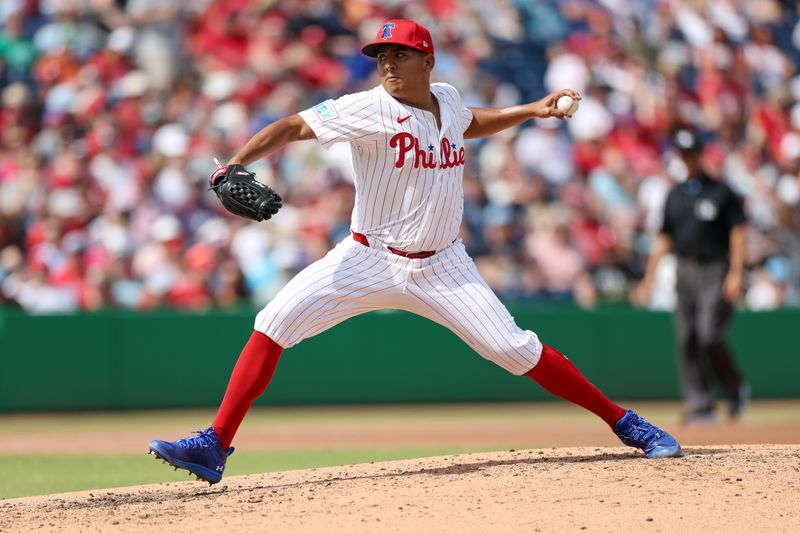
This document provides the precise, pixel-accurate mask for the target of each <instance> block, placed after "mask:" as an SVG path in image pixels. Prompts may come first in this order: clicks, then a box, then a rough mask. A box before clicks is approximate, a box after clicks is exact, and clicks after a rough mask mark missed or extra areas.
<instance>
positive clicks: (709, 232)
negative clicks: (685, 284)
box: [661, 174, 747, 261]
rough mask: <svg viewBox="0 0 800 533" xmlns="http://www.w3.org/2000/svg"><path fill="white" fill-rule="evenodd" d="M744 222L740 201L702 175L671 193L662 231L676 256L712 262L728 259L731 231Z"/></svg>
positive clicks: (726, 188)
mask: <svg viewBox="0 0 800 533" xmlns="http://www.w3.org/2000/svg"><path fill="white" fill-rule="evenodd" d="M746 221H747V217H746V215H745V214H744V209H743V208H742V200H741V198H739V197H738V196H737V195H736V194H735V193H734V192H733V191H732V190H731V188H730V187H728V186H727V185H726V184H725V183H723V182H721V181H719V180H713V179H711V178H709V177H708V176H706V175H705V174H701V175H699V176H697V177H695V178H693V179H690V180H688V181H686V182H685V183H681V184H680V185H678V186H676V187H675V188H674V189H672V191H670V193H669V195H668V196H667V202H666V205H665V207H664V225H663V227H662V229H661V231H662V232H663V233H666V234H667V235H668V236H669V237H670V238H671V239H672V251H673V252H674V253H675V255H677V256H678V257H682V258H691V259H696V260H699V261H714V260H717V259H725V258H727V257H728V247H729V244H730V231H731V229H732V228H733V227H734V226H736V225H738V224H742V223H744V222H746Z"/></svg>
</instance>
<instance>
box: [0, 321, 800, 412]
mask: <svg viewBox="0 0 800 533" xmlns="http://www.w3.org/2000/svg"><path fill="white" fill-rule="evenodd" d="M511 310H512V313H513V314H514V316H515V317H516V319H517V322H518V323H519V324H520V325H521V326H522V327H523V328H529V329H532V330H533V331H536V332H537V333H538V334H539V336H540V338H541V339H542V341H543V342H545V343H547V344H551V345H553V346H555V347H557V348H559V349H561V350H562V351H563V352H565V353H566V354H567V356H568V357H569V358H570V359H571V360H572V361H573V362H575V364H577V365H578V367H579V368H580V369H581V370H583V372H584V373H585V374H586V375H587V376H588V377H589V378H590V379H591V380H592V381H593V382H595V383H596V384H597V385H598V386H599V387H600V388H601V389H603V390H604V391H605V392H606V393H607V394H609V395H610V396H611V397H613V398H617V399H628V400H640V399H674V398H678V388H677V381H676V375H677V373H676V368H675V356H674V350H675V342H674V338H673V331H672V317H671V315H670V314H667V313H653V312H641V311H636V310H631V309H604V310H597V311H583V310H578V309H564V308H558V309H542V308H536V307H524V308H512V309H511ZM254 316H255V311H250V310H247V311H237V312H235V313H225V312H210V313H205V314H187V313H181V312H176V311H159V312H148V313H132V312H102V313H91V314H77V315H58V316H29V315H26V314H24V313H21V312H18V311H8V310H4V311H0V411H3V412H13V411H43V410H47V411H51V410H57V411H68V410H78V409H142V408H161V407H190V406H213V405H216V404H217V403H218V402H219V400H220V398H221V397H222V394H223V392H224V390H225V386H226V384H227V380H228V376H229V374H230V371H231V369H232V368H233V364H234V363H235V361H236V357H237V355H238V353H239V350H240V349H241V347H242V345H243V344H244V342H245V340H246V339H247V337H248V336H249V334H250V332H251V327H252V323H253V317H254ZM798 332H800V311H798V310H782V311H776V312H768V313H749V312H740V313H738V314H737V316H736V320H735V322H734V327H733V333H732V340H733V346H734V348H735V350H736V352H737V355H738V358H739V360H740V362H741V365H742V367H743V370H744V372H745V374H746V375H747V377H748V378H749V380H750V382H751V384H752V387H753V393H754V396H755V397H761V398H776V397H782V398H785V397H800V348H798V345H799V344H800V335H798ZM541 399H549V396H548V395H547V393H545V392H544V391H542V390H541V389H539V387H538V386H535V385H534V384H533V383H531V381H530V380H529V379H527V378H519V377H515V376H512V375H510V374H507V373H506V372H505V371H503V370H501V369H500V368H498V367H496V366H494V365H493V364H491V363H489V362H487V361H485V360H483V359H481V358H480V357H479V356H478V355H477V354H475V353H474V352H472V351H471V350H470V349H469V348H468V347H467V346H466V345H465V344H464V343H463V342H461V341H460V340H459V339H458V338H457V337H455V336H454V335H453V334H451V333H450V332H449V331H447V330H446V329H444V328H442V327H441V326H438V325H436V324H434V323H432V322H428V321H426V320H424V319H422V318H419V317H416V316H413V315H410V314H407V313H402V312H393V311H392V312H378V313H370V314H367V315H363V316H360V317H357V318H354V319H351V320H349V321H347V322H345V323H344V324H341V325H340V326H338V327H336V328H334V329H333V330H331V331H328V332H326V333H323V334H322V335H319V336H317V337H314V338H311V339H308V340H306V341H304V342H302V343H301V344H300V345H298V346H296V347H294V348H292V349H290V350H288V351H286V352H285V353H284V355H283V358H282V360H281V362H280V364H279V365H278V370H277V373H276V377H275V379H274V380H273V383H272V385H271V386H270V388H269V391H268V392H267V394H265V395H264V396H263V397H262V398H261V399H260V400H259V401H258V403H259V404H262V405H270V404H271V405H292V404H295V405H299V404H322V403H326V404H331V403H336V404H356V403H397V402H484V401H526V400H541Z"/></svg>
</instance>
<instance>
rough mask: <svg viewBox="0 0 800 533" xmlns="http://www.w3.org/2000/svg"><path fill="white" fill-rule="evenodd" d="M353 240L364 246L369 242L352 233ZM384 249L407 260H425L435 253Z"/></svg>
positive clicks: (360, 234)
mask: <svg viewBox="0 0 800 533" xmlns="http://www.w3.org/2000/svg"><path fill="white" fill-rule="evenodd" d="M353 240H354V241H356V242H360V243H361V244H363V245H364V246H369V241H368V240H367V236H366V235H364V234H363V233H356V232H355V231H354V232H353ZM386 248H388V249H389V251H390V252H392V253H393V254H395V255H402V256H403V257H408V258H409V259H425V258H426V257H430V256H432V255H434V254H435V253H436V252H435V251H430V252H413V253H409V252H404V251H403V250H398V249H397V248H392V247H391V246H387V247H386Z"/></svg>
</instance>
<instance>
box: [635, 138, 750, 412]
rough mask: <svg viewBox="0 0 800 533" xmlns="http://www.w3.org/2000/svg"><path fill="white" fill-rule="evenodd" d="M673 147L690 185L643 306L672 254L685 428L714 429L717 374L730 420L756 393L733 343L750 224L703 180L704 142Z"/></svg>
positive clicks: (714, 184)
mask: <svg viewBox="0 0 800 533" xmlns="http://www.w3.org/2000/svg"><path fill="white" fill-rule="evenodd" d="M673 144H674V145H675V148H676V149H677V151H678V153H679V154H680V157H681V159H682V160H683V162H684V164H685V166H686V170H687V179H686V181H685V182H683V183H681V184H679V185H677V186H676V187H674V188H673V189H672V190H671V191H670V193H669V195H668V196H667V201H666V204H665V207H664V221H663V226H662V229H661V233H659V235H658V237H657V238H656V241H655V243H654V246H653V250H652V252H651V255H650V258H649V260H648V262H647V268H646V271H645V275H644V278H643V280H642V282H641V284H640V285H639V286H638V288H637V294H636V297H637V299H638V300H639V301H640V302H643V301H647V300H648V299H649V296H650V293H651V290H652V286H653V280H654V278H655V271H656V267H657V266H658V262H659V260H660V259H661V258H662V257H663V256H664V254H666V253H668V252H670V251H672V252H673V253H674V254H675V255H676V257H677V263H678V266H677V273H676V292H677V296H678V303H677V308H676V313H675V325H676V330H677V341H678V348H679V370H680V381H681V386H682V389H683V395H684V400H685V404H686V411H685V421H686V422H687V423H702V422H713V421H714V417H715V404H716V399H715V395H714V393H713V391H712V389H711V379H710V378H711V376H712V374H713V376H714V377H716V380H717V382H718V384H719V386H720V388H721V389H722V391H723V393H724V394H725V396H726V398H727V400H728V414H729V415H730V416H731V417H732V418H737V417H739V416H740V415H741V414H742V412H743V411H744V409H745V406H746V403H747V401H748V399H749V387H748V385H747V384H746V382H745V381H744V379H743V378H742V375H741V373H740V372H739V369H738V367H737V364H736V361H735V359H734V357H733V354H732V353H731V350H730V348H729V346H728V343H727V339H726V337H727V334H728V329H729V326H730V323H731V318H732V314H733V307H732V304H733V303H735V302H736V300H737V299H738V298H739V297H740V296H741V293H742V276H743V271H744V261H745V232H746V227H745V226H746V222H747V218H746V216H745V213H744V210H743V208H742V201H741V199H740V198H739V197H738V196H737V195H736V194H735V193H734V192H733V191H732V190H731V189H730V187H728V186H727V185H726V184H725V183H723V182H722V181H720V180H716V179H713V178H711V177H709V176H708V175H707V174H706V173H705V172H703V170H702V167H701V153H702V143H701V141H700V138H699V137H698V136H697V134H696V133H695V132H693V131H690V130H686V129H681V130H678V131H677V132H676V133H675V135H674V136H673Z"/></svg>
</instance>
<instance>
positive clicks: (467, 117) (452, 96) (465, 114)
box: [434, 83, 472, 133]
mask: <svg viewBox="0 0 800 533" xmlns="http://www.w3.org/2000/svg"><path fill="white" fill-rule="evenodd" d="M434 85H438V86H439V87H441V88H442V89H443V90H444V94H445V95H446V97H447V99H448V100H451V101H452V105H453V108H454V109H453V112H454V113H455V120H456V121H457V123H458V125H459V126H460V127H461V132H462V133H463V132H465V131H467V128H469V125H470V124H472V111H470V110H469V109H468V108H466V107H464V102H462V101H461V94H460V93H459V92H458V89H456V88H455V87H453V86H452V85H450V84H447V83H436V84H434ZM446 103H449V102H446Z"/></svg>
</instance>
